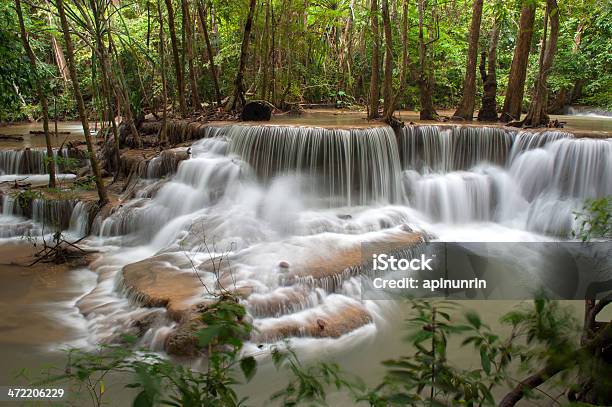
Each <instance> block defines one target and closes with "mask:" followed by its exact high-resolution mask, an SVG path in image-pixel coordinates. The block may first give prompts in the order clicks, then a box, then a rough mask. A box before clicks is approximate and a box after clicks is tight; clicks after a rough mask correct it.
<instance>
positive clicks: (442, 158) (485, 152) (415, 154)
mask: <svg viewBox="0 0 612 407" xmlns="http://www.w3.org/2000/svg"><path fill="white" fill-rule="evenodd" d="M513 136H514V135H513V133H512V132H510V131H509V130H506V129H504V128H500V127H473V126H406V127H404V129H403V131H402V133H401V135H400V139H399V149H400V151H401V156H402V163H403V168H405V169H414V170H418V171H420V172H422V171H426V172H448V171H455V170H467V169H469V168H471V167H473V166H474V165H477V164H482V163H485V162H487V163H491V164H497V165H504V164H505V163H506V160H507V158H508V155H509V153H510V150H511V148H512V144H513V141H514V137H513Z"/></svg>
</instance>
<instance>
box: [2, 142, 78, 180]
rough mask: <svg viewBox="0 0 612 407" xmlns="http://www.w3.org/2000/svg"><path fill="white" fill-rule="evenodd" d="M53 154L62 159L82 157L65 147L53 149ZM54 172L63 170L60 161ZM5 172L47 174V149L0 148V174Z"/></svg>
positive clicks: (63, 166) (63, 167)
mask: <svg viewBox="0 0 612 407" xmlns="http://www.w3.org/2000/svg"><path fill="white" fill-rule="evenodd" d="M53 154H54V156H55V157H56V158H57V157H62V158H64V159H68V158H75V159H82V157H80V154H79V153H75V152H73V151H71V150H69V149H67V148H63V149H61V150H54V152H53ZM56 169H57V171H56V172H60V171H62V170H65V165H64V164H63V163H62V162H61V161H60V163H59V165H56ZM5 174H19V175H25V174H47V150H46V149H43V148H26V149H23V150H0V175H5Z"/></svg>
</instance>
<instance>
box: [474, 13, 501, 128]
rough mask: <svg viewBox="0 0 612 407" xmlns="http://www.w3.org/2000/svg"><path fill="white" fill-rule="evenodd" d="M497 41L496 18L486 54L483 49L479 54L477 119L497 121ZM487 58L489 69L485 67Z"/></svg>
mask: <svg viewBox="0 0 612 407" xmlns="http://www.w3.org/2000/svg"><path fill="white" fill-rule="evenodd" d="M498 42H499V22H498V21H497V20H496V21H495V22H494V23H493V28H492V29H491V37H490V39H489V52H488V55H487V53H485V52H484V51H483V52H482V54H481V56H480V76H481V77H482V86H483V88H484V89H483V90H484V91H483V93H482V106H481V108H480V110H479V111H478V120H480V121H497V100H496V96H497V44H498ZM487 60H488V63H489V69H488V71H487V69H486V62H487Z"/></svg>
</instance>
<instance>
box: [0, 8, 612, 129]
mask: <svg viewBox="0 0 612 407" xmlns="http://www.w3.org/2000/svg"><path fill="white" fill-rule="evenodd" d="M477 3H480V7H481V10H480V13H481V16H480V21H476V22H478V23H479V24H477V25H474V23H475V20H477V19H475V18H474V16H475V11H476V8H477V5H478V4H477ZM555 3H556V2H555ZM63 5H64V7H65V9H66V15H67V18H68V24H69V28H70V31H71V37H72V40H73V42H74V48H75V64H76V69H77V73H78V81H79V85H80V88H81V90H82V92H83V96H84V101H85V104H86V109H87V112H88V115H89V116H90V117H91V118H99V117H97V116H100V115H102V114H103V112H104V110H105V109H104V108H103V106H106V105H107V103H106V102H105V101H104V100H105V99H104V93H105V92H106V91H105V88H106V85H104V84H103V83H102V82H104V81H103V78H104V77H105V76H106V75H105V66H104V65H105V64H107V67H106V70H109V69H110V70H111V72H108V73H106V74H107V75H112V76H113V77H114V78H115V79H113V80H111V81H109V83H108V84H107V85H108V87H110V88H112V89H113V94H114V96H113V97H114V98H115V99H116V101H117V106H118V108H117V109H118V110H117V111H116V112H115V114H118V113H122V112H124V111H125V110H126V109H127V106H124V105H127V104H129V108H130V110H131V111H132V112H134V115H135V116H137V115H140V114H142V113H148V112H152V111H159V109H160V106H163V105H164V102H163V100H164V89H166V96H167V99H166V100H167V101H168V102H167V105H170V104H171V103H172V106H173V107H174V108H175V111H176V112H180V113H182V114H183V115H186V114H190V113H193V112H195V111H197V110H199V109H200V107H201V106H207V105H209V106H212V105H213V104H214V103H215V102H223V103H227V102H228V99H231V98H232V97H234V96H232V95H234V94H235V93H236V92H235V89H236V77H237V73H238V71H239V70H241V69H240V67H241V65H243V69H242V70H243V73H242V75H241V76H242V77H241V83H242V88H243V89H241V92H242V93H243V94H246V99H257V100H267V101H269V102H271V103H272V104H273V105H274V106H276V107H278V108H281V109H289V108H290V107H291V106H293V105H295V104H297V103H302V104H328V105H335V106H338V107H346V106H350V105H361V106H363V105H366V104H368V103H369V104H370V107H373V106H374V105H376V107H377V105H378V103H379V101H378V100H376V101H375V103H374V104H372V101H373V100H372V99H373V98H372V96H375V95H376V94H377V93H378V95H379V98H380V105H381V107H382V104H383V102H384V100H385V94H386V95H387V98H386V99H387V100H388V101H390V100H391V99H393V100H394V102H395V107H396V108H398V109H399V108H401V109H415V110H419V111H422V110H423V108H424V107H423V104H424V103H426V101H425V102H424V100H423V98H422V96H423V95H422V94H423V89H424V88H423V85H424V82H427V83H425V85H427V86H429V87H430V91H431V99H432V102H433V106H434V107H435V108H437V109H454V108H455V107H457V106H458V105H459V104H461V105H464V102H465V101H462V100H461V99H462V97H463V96H464V94H465V93H466V92H465V89H466V87H465V86H464V85H466V84H467V82H468V81H467V80H466V79H467V77H468V75H466V67H467V69H468V70H472V71H474V69H475V71H476V72H474V75H475V92H476V93H475V102H472V103H475V106H474V108H475V110H476V111H477V110H479V109H480V107H481V103H480V99H481V97H482V94H483V92H485V93H486V90H483V81H486V70H487V69H488V72H489V74H490V73H491V69H490V67H489V68H486V67H487V66H489V65H490V63H491V62H493V67H494V68H496V72H494V74H495V75H494V79H495V85H496V89H494V90H493V97H494V99H495V106H496V107H495V108H496V109H497V111H499V112H502V111H503V109H502V106H504V99H505V97H506V95H507V94H508V93H509V92H508V91H509V89H508V81H509V76H510V73H511V72H510V71H511V67H512V64H513V55H514V54H515V49H516V47H517V43H518V42H519V39H520V38H519V37H520V33H521V27H520V26H519V24H520V22H521V21H522V20H521V18H522V14H523V13H524V12H525V9H527V8H531V9H532V10H533V17H532V20H531V21H532V24H533V33H532V35H531V38H528V43H527V46H528V51H529V52H528V54H527V55H528V59H527V61H526V62H527V67H526V80H525V84H524V87H525V91H524V97H523V98H522V102H521V103H522V104H521V106H520V108H521V110H522V111H523V112H526V111H527V108H528V106H529V103H530V100H531V98H532V96H533V92H534V85H535V82H536V80H537V78H538V76H539V74H540V73H539V67H540V66H541V64H542V60H541V56H540V51H541V48H542V44H543V42H542V39H543V38H545V37H546V35H548V36H551V31H552V29H551V27H552V25H551V24H548V25H550V26H551V27H548V25H546V24H545V22H546V21H549V20H550V21H551V22H552V21H553V18H554V17H558V22H559V26H558V40H557V45H556V49H557V52H556V55H554V62H553V63H552V68H551V69H550V71H549V72H547V73H548V78H547V81H545V82H546V86H547V87H546V91H547V109H548V111H549V112H550V113H555V112H560V111H561V109H563V108H564V107H565V106H567V105H569V104H584V105H589V106H593V107H598V108H601V109H607V110H611V109H612V94H611V92H612V91H611V89H612V6H611V4H610V2H609V1H599V0H580V1H573V0H559V1H558V10H557V11H552V12H550V11H549V7H547V2H546V1H544V0H523V1H521V0H513V1H501V0H484V1H482V0H480V1H478V0H477V1H472V0H446V1H441V0H378V1H376V0H375V1H371V0H317V1H314V0H302V1H298V0H257V1H255V0H251V1H249V0H232V1H226V0H155V1H144V0H135V1H125V0H115V1H111V0H77V1H74V2H64V3H63ZM21 8H22V9H23V14H24V22H25V29H26V32H27V34H28V39H29V42H30V45H31V47H32V49H33V51H34V54H35V55H36V58H37V62H38V63H37V64H36V70H37V72H36V73H35V74H34V73H33V72H32V71H31V70H32V68H31V65H30V64H29V63H28V56H27V53H26V51H25V49H24V47H23V45H22V41H21V38H20V27H19V20H18V16H17V12H16V7H15V3H14V2H13V1H12V0H11V1H9V0H1V1H0V20H1V24H0V60H1V61H2V63H1V66H0V99H1V102H0V106H1V107H0V120H2V121H15V120H23V119H28V118H29V119H38V118H39V117H40V116H41V110H40V106H39V100H38V97H37V92H36V91H35V89H34V84H33V78H40V79H42V80H41V83H42V84H43V85H44V91H45V93H46V94H47V95H48V99H49V111H50V116H52V117H54V116H59V117H60V118H74V117H76V116H77V111H76V105H75V102H74V98H73V95H72V92H71V87H70V86H69V85H68V83H69V75H68V74H67V71H66V57H65V55H64V53H65V51H64V50H65V41H64V37H63V36H62V34H61V31H62V28H61V24H60V21H59V17H58V11H57V2H56V1H55V0H27V1H22V2H21ZM249 17H251V20H252V24H251V25H252V27H250V30H249V31H250V32H248V35H247V36H245V31H246V30H245V26H246V25H247V24H246V23H247V22H248V21H249ZM160 22H161V27H160ZM474 27H475V28H476V36H474V34H473V33H471V32H470V31H471V28H474ZM475 37H476V38H475ZM245 39H248V43H247V47H246V49H245V57H243V58H241V54H242V51H243V48H245V47H244V42H245V41H244V40H245ZM494 42H495V43H496V44H497V47H496V54H495V55H493V59H491V55H490V51H491V45H493V43H494ZM470 43H473V44H474V45H473V46H472V47H470ZM487 53H489V56H488V60H486V61H483V60H484V59H485V58H486V57H487ZM470 54H471V55H470ZM474 55H475V57H476V59H475V60H474ZM470 57H471V60H472V61H470ZM105 59H106V61H105ZM374 60H376V61H374ZM211 61H212V62H213V63H212V66H211ZM483 62H486V64H483ZM470 64H471V65H470ZM474 64H476V66H475V65H474ZM373 67H374V69H376V70H377V72H376V75H372V69H373ZM383 71H384V72H383ZM494 71H495V70H494ZM387 73H390V74H391V75H390V78H391V83H390V85H389V86H390V87H389V88H388V89H387V90H385V86H386V85H385V84H383V76H386V74H387ZM483 73H484V75H482V74H483ZM374 76H376V78H374ZM379 78H380V81H381V82H380V85H379V86H380V90H378V88H379V86H376V89H374V93H372V87H371V84H372V80H373V79H374V80H379ZM164 85H166V86H164ZM485 88H486V87H485ZM511 88H512V87H511ZM511 90H512V91H514V89H511ZM385 92H392V93H385ZM120 93H122V94H123V95H120ZM239 93H240V92H239ZM239 93H236V95H239ZM468 93H470V92H469V90H468ZM122 102H123V103H122ZM230 102H231V100H230ZM489 102H491V101H489ZM183 105H184V106H183ZM468 105H469V103H468ZM434 113H435V111H434ZM457 113H458V115H459V116H463V115H461V114H459V110H458V111H457ZM123 116H125V114H124V115H123ZM468 116H469V108H468ZM514 116H515V115H514ZM513 118H515V119H516V117H513Z"/></svg>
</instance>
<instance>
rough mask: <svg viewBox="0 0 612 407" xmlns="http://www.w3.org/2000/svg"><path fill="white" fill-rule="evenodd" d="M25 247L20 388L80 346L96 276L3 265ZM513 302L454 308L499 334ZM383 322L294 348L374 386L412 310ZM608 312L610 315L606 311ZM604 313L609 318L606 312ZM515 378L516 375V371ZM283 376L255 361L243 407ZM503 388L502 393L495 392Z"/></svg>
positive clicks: (468, 358)
mask: <svg viewBox="0 0 612 407" xmlns="http://www.w3.org/2000/svg"><path fill="white" fill-rule="evenodd" d="M32 252H33V249H32V247H31V246H29V245H27V244H25V243H23V242H19V243H13V244H4V245H0V279H1V281H2V282H3V284H2V285H1V286H0V298H2V302H1V303H0V358H1V360H2V361H3V363H2V367H0V384H2V385H9V386H11V385H24V384H25V382H24V381H23V380H22V379H16V378H15V374H16V373H17V372H18V371H20V370H21V369H23V368H26V369H28V370H29V371H31V372H32V373H33V374H36V373H38V372H41V370H42V369H43V368H44V367H45V366H49V365H53V366H56V367H58V368H59V369H60V370H61V368H62V367H63V366H64V364H65V361H66V359H65V353H63V352H62V351H61V350H60V348H61V346H62V344H72V345H78V346H83V345H85V343H84V342H83V339H84V332H85V330H86V329H87V328H86V326H85V325H84V324H83V320H82V319H81V318H80V317H79V315H78V312H77V310H76V307H75V305H74V304H75V302H76V300H77V299H78V298H79V297H80V296H81V295H82V294H83V293H84V292H85V291H86V290H88V288H90V287H91V286H92V285H93V282H94V281H95V278H96V277H95V276H94V275H93V273H91V272H88V271H87V270H68V269H66V268H64V267H61V266H47V265H37V266H35V267H29V268H28V267H23V266H18V265H13V264H10V263H11V262H16V263H19V264H26V263H27V261H28V258H29V257H28V256H31V254H32ZM517 304H518V302H516V301H465V302H463V303H462V304H461V305H462V306H464V307H466V308H470V309H474V310H476V311H477V312H478V313H479V314H480V315H481V317H482V319H483V320H484V321H485V322H486V323H488V324H489V325H490V326H491V327H492V329H493V330H494V331H495V332H496V333H498V334H500V335H501V336H504V335H507V334H508V333H509V328H508V327H507V326H505V325H502V324H500V323H499V318H500V317H501V315H503V314H504V313H506V312H508V311H509V310H511V309H512V308H513V307H515V306H517ZM564 304H565V305H567V306H570V307H571V308H572V309H573V311H574V314H575V316H576V318H581V316H582V307H583V303H582V302H580V301H566V302H564ZM386 305H388V307H386V308H388V312H387V313H386V317H385V322H384V324H382V325H381V326H379V328H378V331H377V333H376V335H374V336H372V337H369V338H366V339H365V340H363V338H359V337H356V338H355V340H354V341H352V342H353V343H352V344H351V343H349V344H348V345H346V343H345V347H344V348H343V349H342V348H338V347H337V346H333V345H330V346H328V344H329V343H327V344H326V343H325V342H320V345H319V346H312V345H310V346H307V347H306V348H305V349H303V350H302V351H300V352H299V354H300V358H301V359H302V360H303V361H304V362H311V361H316V360H321V361H332V360H333V361H335V362H337V363H339V364H340V366H341V368H342V369H343V371H345V372H349V373H351V374H354V375H357V376H359V377H361V378H363V379H364V380H365V381H366V383H367V384H369V385H376V384H378V383H379V382H380V380H381V379H382V377H383V376H384V373H385V369H384V367H383V366H382V365H381V362H382V361H383V360H386V359H390V358H397V357H398V356H400V355H409V354H411V353H412V352H413V349H412V348H411V347H410V346H409V345H407V343H406V342H405V341H404V340H403V339H402V338H403V337H404V334H405V333H406V332H408V331H407V330H406V329H405V327H406V324H405V320H406V319H407V318H409V317H410V315H411V311H410V307H409V306H408V305H407V304H403V305H402V304H398V303H389V302H387V303H386ZM608 314H612V312H608ZM604 317H608V316H607V315H606V316H604ZM449 356H450V358H451V360H452V362H453V363H454V364H455V365H456V366H458V367H461V368H465V369H468V368H478V367H479V364H480V360H479V357H478V356H477V355H476V354H475V353H474V352H472V351H471V350H469V348H467V349H466V348H461V347H460V346H459V344H458V343H455V342H453V343H451V344H450V347H449ZM519 377H520V375H519ZM126 380H127V379H126V378H124V379H121V378H119V377H117V376H114V377H111V378H110V380H109V381H108V383H107V388H108V389H109V390H108V397H109V400H108V401H109V404H108V405H111V406H123V405H127V404H128V401H129V400H131V399H130V397H133V394H130V392H129V391H127V390H125V389H124V388H123V387H124V385H125V383H126ZM286 381H287V374H286V373H285V372H278V371H276V370H275V369H274V367H273V366H272V365H271V363H270V361H269V360H262V361H261V362H260V365H259V369H258V374H257V375H256V377H255V379H254V380H253V381H252V382H251V383H249V384H248V385H246V386H243V387H241V388H240V393H241V395H243V396H248V397H249V403H248V404H249V405H255V406H267V405H270V404H269V402H268V399H269V397H270V395H271V394H272V393H273V392H275V391H277V390H280V389H281V388H283V387H284V386H285V385H286ZM502 392H503V391H502ZM329 403H330V405H333V406H352V405H354V403H353V402H352V401H351V399H350V398H349V397H348V396H347V395H346V394H344V393H335V392H333V391H332V392H331V393H330V396H329ZM519 405H522V406H532V405H539V406H542V405H548V404H547V403H546V402H545V401H538V402H532V401H523V402H522V403H521V404H519Z"/></svg>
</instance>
